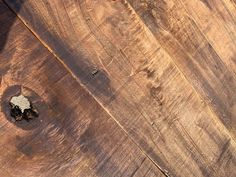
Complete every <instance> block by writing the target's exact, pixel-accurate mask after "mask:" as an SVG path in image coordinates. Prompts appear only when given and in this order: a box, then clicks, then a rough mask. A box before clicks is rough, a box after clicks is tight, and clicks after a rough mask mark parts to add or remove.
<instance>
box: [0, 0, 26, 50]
mask: <svg viewBox="0 0 236 177" xmlns="http://www.w3.org/2000/svg"><path fill="white" fill-rule="evenodd" d="M10 2H11V3H13V4H16V5H15V6H14V7H15V12H16V13H18V12H19V11H20V9H21V6H22V5H23V3H24V1H22V0H21V1H18V2H17V3H14V2H16V0H10ZM16 19H17V16H16V14H14V13H13V12H12V11H11V9H9V8H8V6H7V4H6V3H5V2H4V1H0V24H1V25H0V52H1V51H2V50H3V49H4V46H5V44H6V41H7V38H8V34H9V32H10V31H11V27H12V25H13V24H14V22H15V20H16Z"/></svg>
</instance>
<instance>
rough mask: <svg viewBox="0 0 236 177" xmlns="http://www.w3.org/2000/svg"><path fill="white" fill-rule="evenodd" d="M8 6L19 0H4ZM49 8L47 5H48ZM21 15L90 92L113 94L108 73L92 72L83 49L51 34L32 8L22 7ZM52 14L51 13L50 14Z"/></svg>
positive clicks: (90, 63) (91, 64) (99, 95)
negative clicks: (73, 46) (69, 44)
mask: <svg viewBox="0 0 236 177" xmlns="http://www.w3.org/2000/svg"><path fill="white" fill-rule="evenodd" d="M6 2H7V3H8V4H9V6H10V7H12V8H13V9H15V8H16V6H17V7H18V6H19V5H20V4H18V3H20V1H13V2H12V1H11V0H6ZM48 8H49V7H48ZM20 14H21V16H23V17H24V20H25V21H26V23H28V24H30V25H32V26H30V27H31V28H32V29H33V30H34V31H35V32H36V33H37V34H38V35H39V36H40V38H41V39H42V40H44V42H45V43H46V44H48V45H49V47H50V48H51V49H52V51H54V53H55V54H57V56H58V57H59V58H60V60H61V61H62V62H63V63H65V64H66V65H67V67H68V68H69V69H70V70H71V71H72V73H73V74H74V75H75V76H76V77H77V78H78V79H79V80H80V81H81V82H82V84H83V85H85V86H86V87H87V88H88V90H89V91H90V92H92V93H93V94H94V95H95V96H97V97H100V98H102V97H105V98H104V99H107V98H110V97H112V96H114V94H113V93H114V89H113V88H112V86H111V80H110V78H109V77H108V74H107V73H106V72H105V71H104V70H103V69H100V70H99V72H98V73H94V74H95V75H94V74H92V73H93V72H94V68H97V67H98V66H95V64H94V63H92V62H91V61H90V59H89V58H87V56H85V55H83V51H82V50H79V46H77V48H76V50H74V49H72V48H71V47H70V46H68V45H67V44H66V43H65V41H63V39H61V38H60V36H58V35H56V34H53V33H52V32H50V30H48V27H46V26H45V24H44V23H43V22H42V20H41V19H40V18H39V17H37V16H36V15H35V14H34V12H33V9H29V8H27V7H24V8H22V9H21V11H20ZM51 15H52V16H53V14H51Z"/></svg>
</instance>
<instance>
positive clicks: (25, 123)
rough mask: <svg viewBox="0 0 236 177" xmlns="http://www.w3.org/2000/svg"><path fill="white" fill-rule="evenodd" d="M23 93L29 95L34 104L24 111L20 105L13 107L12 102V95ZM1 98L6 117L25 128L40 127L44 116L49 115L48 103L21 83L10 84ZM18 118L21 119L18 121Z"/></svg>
mask: <svg viewBox="0 0 236 177" xmlns="http://www.w3.org/2000/svg"><path fill="white" fill-rule="evenodd" d="M21 94H22V95H24V96H25V97H27V99H28V100H29V101H30V103H31V104H32V109H26V110H24V112H23V113H22V112H21V110H20V108H19V107H17V106H16V107H14V108H13V107H12V106H11V104H10V100H11V98H12V97H14V96H19V95H21ZM1 100H2V103H1V107H2V110H3V112H4V114H5V117H6V119H7V120H8V121H9V122H11V123H13V124H14V125H15V126H17V127H19V128H22V129H24V130H32V129H35V128H38V127H40V126H41V124H42V123H43V120H44V118H45V117H46V116H47V106H46V104H45V103H44V102H43V100H42V99H41V98H40V96H39V95H38V94H36V93H35V92H34V91H33V90H31V89H29V88H26V87H23V86H20V85H14V86H10V87H8V88H7V89H6V90H5V91H4V93H3V96H2V98H1ZM36 110H37V111H36ZM21 117H22V118H21ZM17 118H19V120H20V121H16V119H17ZM31 118H32V119H31ZM29 119H30V120H29Z"/></svg>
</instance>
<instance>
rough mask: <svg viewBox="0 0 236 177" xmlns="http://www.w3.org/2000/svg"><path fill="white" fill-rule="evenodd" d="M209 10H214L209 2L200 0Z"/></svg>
mask: <svg viewBox="0 0 236 177" xmlns="http://www.w3.org/2000/svg"><path fill="white" fill-rule="evenodd" d="M200 1H201V2H202V3H203V4H204V5H205V6H206V7H207V8H208V9H210V10H212V7H211V4H210V3H209V0H200Z"/></svg>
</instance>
